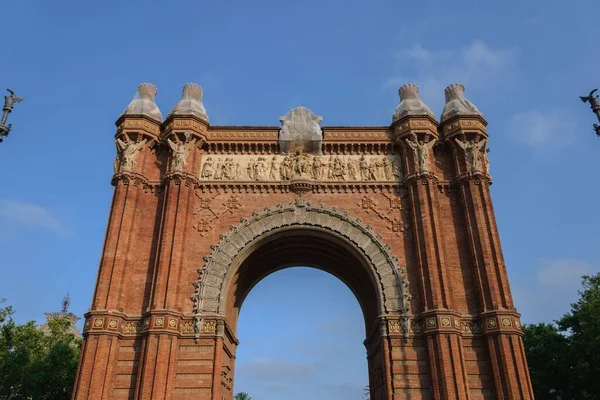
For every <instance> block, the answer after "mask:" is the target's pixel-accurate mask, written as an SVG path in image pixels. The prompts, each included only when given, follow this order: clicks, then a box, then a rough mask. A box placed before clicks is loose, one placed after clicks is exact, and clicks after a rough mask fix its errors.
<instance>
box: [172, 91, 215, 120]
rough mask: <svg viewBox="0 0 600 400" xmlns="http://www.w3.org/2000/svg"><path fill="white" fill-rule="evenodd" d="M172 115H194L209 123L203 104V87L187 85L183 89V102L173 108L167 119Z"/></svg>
mask: <svg viewBox="0 0 600 400" xmlns="http://www.w3.org/2000/svg"><path fill="white" fill-rule="evenodd" d="M171 115H193V116H195V117H198V118H200V119H201V120H203V121H206V122H208V115H207V114H206V109H205V108H204V104H203V103H202V87H200V86H199V85H197V84H195V83H187V84H186V85H185V86H184V87H183V93H182V95H181V100H179V102H178V103H177V104H176V105H175V107H173V109H172V110H171V112H170V113H169V115H167V118H168V117H169V116H171Z"/></svg>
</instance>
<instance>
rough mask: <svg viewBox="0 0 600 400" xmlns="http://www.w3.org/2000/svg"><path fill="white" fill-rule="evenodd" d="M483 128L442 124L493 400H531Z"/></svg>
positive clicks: (458, 119)
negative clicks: (470, 269) (488, 363)
mask: <svg viewBox="0 0 600 400" xmlns="http://www.w3.org/2000/svg"><path fill="white" fill-rule="evenodd" d="M486 125H487V122H486V121H485V119H483V117H482V116H481V115H458V116H455V117H452V118H449V119H448V120H446V121H444V122H443V124H442V131H443V139H444V141H445V143H446V144H447V145H448V147H449V148H451V149H452V153H453V160H454V168H455V178H454V181H453V183H452V185H453V186H454V187H455V189H456V190H457V191H458V199H459V202H460V205H459V206H460V207H461V208H462V214H463V217H464V227H465V232H466V238H467V240H466V244H467V248H468V254H469V259H470V262H471V265H472V268H473V269H472V271H473V277H474V282H475V285H476V288H475V289H476V294H477V300H478V304H479V311H480V314H479V316H478V318H479V326H480V327H482V330H483V335H484V337H485V340H486V343H487V349H488V354H489V357H490V364H491V367H492V368H491V369H492V375H493V380H494V387H495V398H497V399H533V391H532V388H531V382H530V378H529V372H528V369H527V362H526V360H525V355H524V354H525V353H524V349H523V341H522V331H521V326H520V323H519V314H518V313H517V312H516V309H515V308H514V303H513V300H512V296H511V293H510V289H509V282H508V277H507V274H506V267H505V263H504V258H503V255H502V248H501V246H500V239H499V234H498V228H497V226H496V220H495V215H494V210H493V206H492V201H491V195H490V190H489V186H490V185H491V183H492V182H491V176H490V175H489V161H488V159H487V156H486V153H487V150H486V146H487V140H488V134H487V131H486Z"/></svg>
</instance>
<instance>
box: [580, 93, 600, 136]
mask: <svg viewBox="0 0 600 400" xmlns="http://www.w3.org/2000/svg"><path fill="white" fill-rule="evenodd" d="M596 90H598V89H594V90H592V91H591V92H590V94H589V95H587V96H579V98H580V99H581V101H583V102H584V103H587V102H588V101H589V102H590V107H591V108H592V111H593V112H594V113H595V114H596V117H598V121H599V122H600V99H599V98H598V96H594V92H595V91H596ZM594 130H595V131H596V135H598V136H600V125H598V124H594Z"/></svg>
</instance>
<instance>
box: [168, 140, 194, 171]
mask: <svg viewBox="0 0 600 400" xmlns="http://www.w3.org/2000/svg"><path fill="white" fill-rule="evenodd" d="M184 137H185V140H183V141H182V140H179V141H178V142H177V143H174V142H173V141H172V140H171V139H167V143H168V144H169V147H170V148H171V150H172V151H173V159H172V160H171V172H174V171H178V172H181V171H183V170H184V169H185V164H186V160H187V155H188V152H189V151H190V149H191V148H192V146H193V145H194V143H196V139H191V135H190V134H189V133H188V132H185V133H184Z"/></svg>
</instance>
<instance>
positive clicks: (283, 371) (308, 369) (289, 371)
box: [238, 358, 317, 384]
mask: <svg viewBox="0 0 600 400" xmlns="http://www.w3.org/2000/svg"><path fill="white" fill-rule="evenodd" d="M238 370H239V371H240V373H243V374H244V377H245V378H246V379H251V380H257V381H277V382H278V384H280V383H279V382H280V381H298V380H303V379H308V378H313V377H314V376H315V373H316V371H317V364H308V363H294V362H289V361H285V360H276V359H272V358H260V359H255V360H252V361H249V362H248V363H245V364H242V365H240V367H239V368H238Z"/></svg>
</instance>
